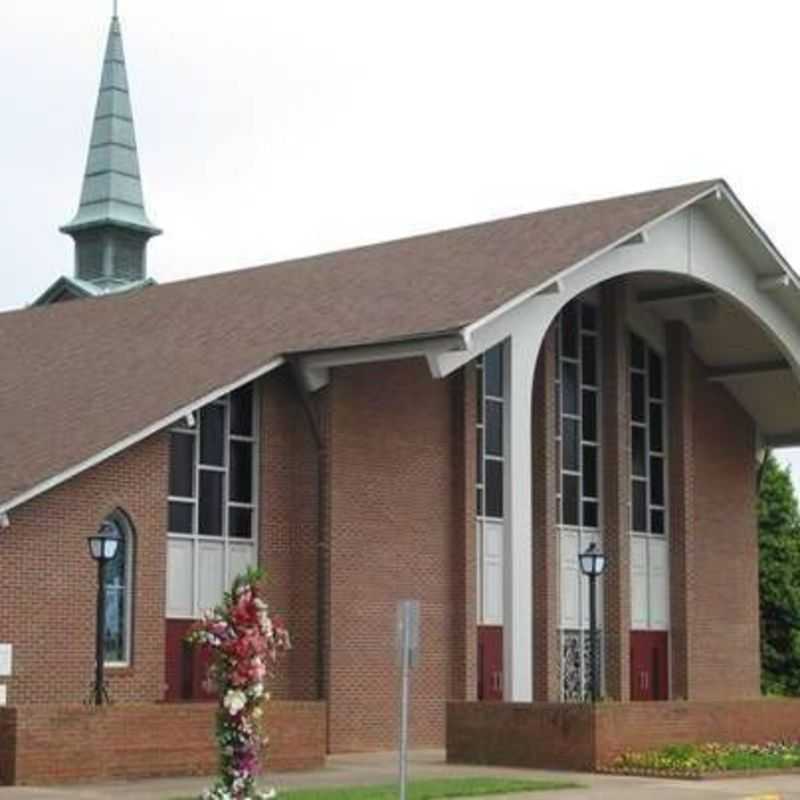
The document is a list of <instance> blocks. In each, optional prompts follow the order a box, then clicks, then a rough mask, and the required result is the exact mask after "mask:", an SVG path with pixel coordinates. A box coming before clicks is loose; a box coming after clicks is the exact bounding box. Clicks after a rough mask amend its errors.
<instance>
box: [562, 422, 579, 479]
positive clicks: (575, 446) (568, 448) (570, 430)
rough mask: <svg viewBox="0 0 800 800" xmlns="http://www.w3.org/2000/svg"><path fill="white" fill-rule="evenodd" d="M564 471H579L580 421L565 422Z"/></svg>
mask: <svg viewBox="0 0 800 800" xmlns="http://www.w3.org/2000/svg"><path fill="white" fill-rule="evenodd" d="M563 441H564V469H569V470H574V471H577V470H578V468H579V466H580V463H579V448H580V441H579V439H578V420H576V419H565V420H564V440H563Z"/></svg>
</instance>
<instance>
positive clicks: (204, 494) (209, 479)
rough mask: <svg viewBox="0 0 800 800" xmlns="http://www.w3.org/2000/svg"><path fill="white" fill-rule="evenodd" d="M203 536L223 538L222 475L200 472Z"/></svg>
mask: <svg viewBox="0 0 800 800" xmlns="http://www.w3.org/2000/svg"><path fill="white" fill-rule="evenodd" d="M199 526H200V530H199V533H200V535H201V536H222V473H221V472H210V471H208V470H203V471H201V472H200V520H199Z"/></svg>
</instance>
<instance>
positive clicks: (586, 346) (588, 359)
mask: <svg viewBox="0 0 800 800" xmlns="http://www.w3.org/2000/svg"><path fill="white" fill-rule="evenodd" d="M581 349H582V353H581V366H582V367H583V382H584V383H587V384H589V385H590V386H596V385H597V340H596V339H595V338H594V336H584V337H583V339H582V342H581Z"/></svg>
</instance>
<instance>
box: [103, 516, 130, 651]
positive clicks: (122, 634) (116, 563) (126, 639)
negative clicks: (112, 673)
mask: <svg viewBox="0 0 800 800" xmlns="http://www.w3.org/2000/svg"><path fill="white" fill-rule="evenodd" d="M106 522H108V523H109V525H110V526H111V529H113V531H114V535H115V536H116V537H117V538H118V539H119V545H118V546H117V553H116V555H115V556H114V558H113V559H112V560H111V561H109V562H108V564H106V567H105V571H104V584H105V591H106V626H105V637H104V638H105V662H106V664H110V665H112V666H114V665H117V666H119V665H125V664H129V663H130V660H131V619H132V613H131V612H132V597H133V593H132V584H133V575H132V572H133V569H132V567H133V530H132V527H131V524H130V521H129V520H128V518H127V517H126V516H125V514H123V513H121V512H118V511H117V512H115V513H113V514H111V516H109V517H108V519H107V520H106Z"/></svg>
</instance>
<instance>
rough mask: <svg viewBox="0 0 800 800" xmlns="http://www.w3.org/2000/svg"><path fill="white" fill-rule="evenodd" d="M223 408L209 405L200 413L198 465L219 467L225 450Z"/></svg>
mask: <svg viewBox="0 0 800 800" xmlns="http://www.w3.org/2000/svg"><path fill="white" fill-rule="evenodd" d="M224 437H225V406H218V405H210V406H206V407H205V408H204V409H203V410H202V411H201V412H200V463H201V464H213V465H214V466H219V467H221V466H222V465H223V458H224V452H225V448H224V447H223V439H224Z"/></svg>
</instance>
